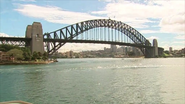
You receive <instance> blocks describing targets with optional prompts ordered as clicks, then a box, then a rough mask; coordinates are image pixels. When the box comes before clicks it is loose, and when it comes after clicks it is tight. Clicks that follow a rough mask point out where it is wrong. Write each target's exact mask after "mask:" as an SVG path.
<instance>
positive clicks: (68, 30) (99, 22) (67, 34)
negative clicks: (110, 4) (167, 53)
mask: <svg viewBox="0 0 185 104" xmlns="http://www.w3.org/2000/svg"><path fill="white" fill-rule="evenodd" d="M100 27H105V28H109V29H113V30H117V31H119V32H121V33H122V34H121V36H120V35H118V37H119V38H120V37H123V35H124V36H127V37H128V38H129V39H131V40H132V41H133V42H134V43H135V44H136V45H140V46H146V45H147V46H151V44H145V42H146V38H145V37H144V36H143V35H142V34H141V33H139V32H138V31H137V30H136V29H134V28H132V27H131V26H129V25H127V24H125V23H123V22H121V21H115V20H111V19H96V20H88V21H83V22H79V23H76V24H73V25H70V26H66V27H64V28H61V29H59V30H56V31H53V32H50V33H45V34H44V41H45V46H46V49H47V52H48V53H49V54H53V53H55V52H56V51H57V50H58V49H59V48H60V47H62V46H63V45H64V44H65V43H66V42H69V41H72V40H79V39H78V36H79V34H82V33H85V32H87V31H88V30H91V29H95V28H97V29H96V30H95V33H96V32H97V30H98V29H99V28H100ZM99 30H100V31H101V32H102V31H103V30H101V29H99ZM113 30H112V31H109V30H108V32H107V33H108V35H106V37H108V38H110V37H112V38H113V36H112V33H113ZM105 31H107V30H105ZM110 32H111V33H110ZM118 34H119V33H118ZM102 35H103V34H102ZM102 35H101V37H103V36H102ZM75 37H76V39H75ZM81 37H82V38H81V40H83V35H82V36H81ZM90 37H97V36H96V34H94V36H89V37H86V39H84V40H87V39H89V38H90ZM115 37H116V36H115ZM49 40H50V41H49ZM52 40H53V41H52ZM54 40H60V41H54ZM62 40H63V41H62ZM100 40H103V39H102V38H101V39H100ZM100 40H99V39H93V40H92V41H100ZM104 41H105V43H106V42H107V41H109V42H110V43H111V42H113V41H111V40H104ZM119 41H120V39H119ZM121 42H124V41H123V40H122V41H121ZM95 43H96V42H95ZM140 49H141V51H142V52H143V53H145V51H144V48H140Z"/></svg>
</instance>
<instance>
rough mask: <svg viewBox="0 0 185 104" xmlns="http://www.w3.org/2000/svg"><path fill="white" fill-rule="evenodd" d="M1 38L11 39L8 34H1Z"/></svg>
mask: <svg viewBox="0 0 185 104" xmlns="http://www.w3.org/2000/svg"><path fill="white" fill-rule="evenodd" d="M0 37H10V36H9V35H8V34H5V33H0Z"/></svg>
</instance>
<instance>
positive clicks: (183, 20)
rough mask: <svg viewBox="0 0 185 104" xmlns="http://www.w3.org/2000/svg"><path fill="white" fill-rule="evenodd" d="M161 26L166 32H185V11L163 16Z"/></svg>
mask: <svg viewBox="0 0 185 104" xmlns="http://www.w3.org/2000/svg"><path fill="white" fill-rule="evenodd" d="M159 26H161V31H164V32H172V33H181V34H183V33H185V12H184V13H178V14H173V15H170V16H166V17H164V18H162V20H161V22H160V24H159Z"/></svg>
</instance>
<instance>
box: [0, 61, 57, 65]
mask: <svg viewBox="0 0 185 104" xmlns="http://www.w3.org/2000/svg"><path fill="white" fill-rule="evenodd" d="M53 62H55V61H15V62H0V65H36V64H50V63H53Z"/></svg>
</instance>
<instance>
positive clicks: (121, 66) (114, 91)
mask: <svg viewBox="0 0 185 104" xmlns="http://www.w3.org/2000/svg"><path fill="white" fill-rule="evenodd" d="M58 61H59V62H57V63H51V64H47V65H1V66H0V102H4V101H12V100H23V101H27V102H31V103H33V104H185V58H153V59H144V58H125V59H121V58H92V59H58Z"/></svg>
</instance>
